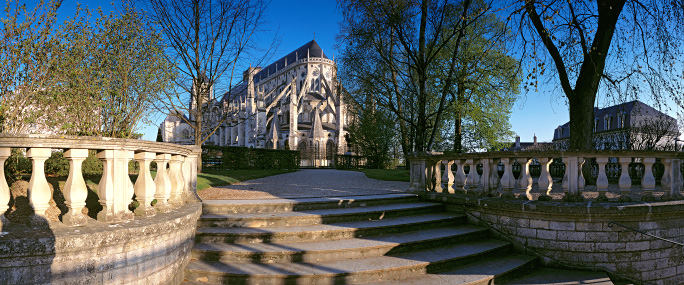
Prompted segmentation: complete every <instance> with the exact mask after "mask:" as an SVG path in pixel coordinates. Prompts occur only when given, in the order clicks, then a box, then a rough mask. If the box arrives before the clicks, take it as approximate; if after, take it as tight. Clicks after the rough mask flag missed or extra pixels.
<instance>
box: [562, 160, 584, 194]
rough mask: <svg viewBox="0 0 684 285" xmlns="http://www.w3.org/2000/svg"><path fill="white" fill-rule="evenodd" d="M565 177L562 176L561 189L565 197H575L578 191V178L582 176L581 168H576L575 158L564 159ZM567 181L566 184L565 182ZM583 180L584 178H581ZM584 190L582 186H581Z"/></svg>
mask: <svg viewBox="0 0 684 285" xmlns="http://www.w3.org/2000/svg"><path fill="white" fill-rule="evenodd" d="M563 163H564V164H565V175H564V176H563V189H564V191H566V195H573V196H577V195H580V194H581V193H580V191H579V179H580V178H579V177H580V176H581V175H582V168H578V164H577V157H575V156H571V157H564V158H563ZM566 179H567V182H566V181H565V180H566ZM582 180H584V178H582ZM582 188H584V185H583V186H582Z"/></svg>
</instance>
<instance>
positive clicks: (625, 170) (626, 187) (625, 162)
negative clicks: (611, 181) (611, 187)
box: [618, 157, 632, 196]
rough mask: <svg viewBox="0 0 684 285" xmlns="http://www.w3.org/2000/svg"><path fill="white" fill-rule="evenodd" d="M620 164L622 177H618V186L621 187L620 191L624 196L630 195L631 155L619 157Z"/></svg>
mask: <svg viewBox="0 0 684 285" xmlns="http://www.w3.org/2000/svg"><path fill="white" fill-rule="evenodd" d="M618 161H619V162H620V165H621V166H622V173H621V174H620V179H618V186H619V187H620V193H622V195H623V196H627V195H629V192H630V191H632V179H631V178H629V164H630V163H631V162H632V158H631V157H620V158H618Z"/></svg>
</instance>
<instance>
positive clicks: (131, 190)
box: [124, 151, 135, 214]
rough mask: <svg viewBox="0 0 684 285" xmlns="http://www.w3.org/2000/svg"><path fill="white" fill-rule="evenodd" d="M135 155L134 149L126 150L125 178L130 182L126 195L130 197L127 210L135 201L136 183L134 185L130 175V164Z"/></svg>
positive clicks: (127, 182)
mask: <svg viewBox="0 0 684 285" xmlns="http://www.w3.org/2000/svg"><path fill="white" fill-rule="evenodd" d="M134 156H135V153H134V152H133V151H126V159H125V162H124V179H125V180H126V184H128V191H126V197H128V199H127V200H126V205H127V206H126V208H127V209H126V210H128V205H130V204H131V203H132V202H133V195H134V194H135V185H133V181H132V180H131V176H130V175H128V165H129V162H130V161H131V160H133V158H134ZM131 214H133V213H131Z"/></svg>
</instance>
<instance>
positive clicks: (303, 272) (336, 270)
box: [185, 239, 510, 284]
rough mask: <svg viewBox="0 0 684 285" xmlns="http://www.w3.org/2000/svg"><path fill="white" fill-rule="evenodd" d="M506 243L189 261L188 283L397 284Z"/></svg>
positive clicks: (494, 252)
mask: <svg viewBox="0 0 684 285" xmlns="http://www.w3.org/2000/svg"><path fill="white" fill-rule="evenodd" d="M509 250H510V244H509V243H507V242H503V241H500V240H491V239H485V240H478V241H468V242H462V243H458V244H455V245H450V246H444V247H438V248H433V249H431V250H421V251H412V252H406V253H400V254H393V255H386V256H379V257H371V258H362V259H349V260H335V261H326V262H316V263H305V262H297V263H226V262H215V261H200V260H196V261H191V262H190V263H189V264H188V266H187V267H186V269H185V278H186V279H187V280H189V281H199V279H202V281H205V280H206V281H207V282H210V283H224V284H246V283H249V284H283V283H292V284H295V283H296V284H354V283H368V282H377V281H383V280H398V279H404V278H411V277H415V276H416V275H419V274H424V273H430V272H437V271H440V270H444V269H447V268H453V267H456V266H463V265H467V264H470V263H472V262H475V261H479V260H483V259H485V258H488V257H491V256H501V255H504V254H507V253H508V251H509Z"/></svg>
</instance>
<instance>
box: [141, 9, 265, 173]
mask: <svg viewBox="0 0 684 285" xmlns="http://www.w3.org/2000/svg"><path fill="white" fill-rule="evenodd" d="M143 1H144V2H145V4H146V5H145V6H146V7H147V8H148V10H149V11H148V12H149V14H150V16H151V18H152V19H153V20H154V22H155V23H156V24H157V25H158V27H159V29H160V30H161V31H162V33H163V35H164V38H165V41H166V45H167V50H166V53H167V55H168V58H169V60H170V61H171V62H174V63H175V69H176V70H177V71H178V75H179V76H178V77H177V79H176V86H177V88H175V89H174V90H173V92H169V93H168V94H167V96H166V98H165V100H161V101H160V102H159V103H160V105H161V106H160V107H161V108H162V109H165V110H167V111H168V112H169V113H171V114H176V115H177V116H178V118H179V119H181V120H183V121H184V122H185V123H187V124H188V125H189V126H190V127H191V128H193V130H194V143H195V145H198V146H201V145H202V143H203V142H204V141H206V140H207V139H208V138H209V137H211V135H213V134H214V132H216V130H217V129H218V128H219V127H220V126H221V124H222V123H223V122H224V121H225V120H226V119H227V117H228V116H227V115H228V114H227V112H214V113H213V116H217V117H215V118H213V120H212V121H213V122H214V123H215V124H213V125H210V126H208V125H205V124H206V123H207V121H208V120H207V118H205V117H204V116H205V113H206V111H207V110H206V107H207V104H208V103H209V102H207V101H208V99H209V97H207V96H208V95H209V94H210V93H212V92H214V90H220V89H222V88H224V89H223V90H224V91H228V92H226V94H231V93H230V92H229V90H230V87H231V86H233V85H234V83H236V82H233V78H234V75H235V68H236V67H237V66H241V64H244V63H245V62H244V59H245V57H246V55H247V51H248V50H250V49H254V48H255V47H254V43H255V40H256V34H257V32H258V31H259V27H260V26H261V25H262V24H263V22H264V10H265V6H266V3H265V1H263V0H248V1H243V0H143ZM193 94H194V96H193ZM217 94H221V93H217ZM225 107H226V106H221V108H225ZM185 113H187V114H190V116H189V117H184V116H182V114H185ZM198 167H199V170H201V164H198Z"/></svg>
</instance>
